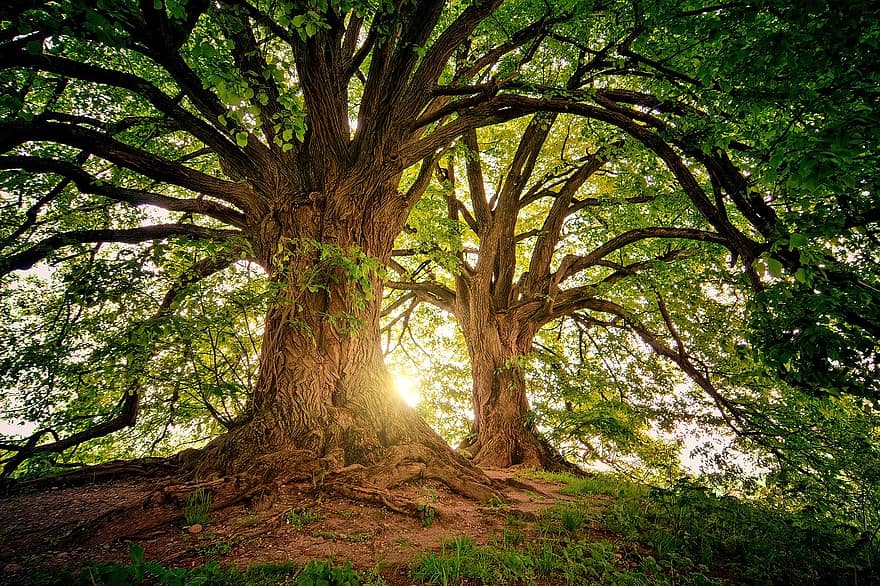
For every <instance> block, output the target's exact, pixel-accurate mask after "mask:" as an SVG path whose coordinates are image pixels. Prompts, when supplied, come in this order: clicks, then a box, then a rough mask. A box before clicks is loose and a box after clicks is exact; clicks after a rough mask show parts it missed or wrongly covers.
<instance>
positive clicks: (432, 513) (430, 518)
mask: <svg viewBox="0 0 880 586" xmlns="http://www.w3.org/2000/svg"><path fill="white" fill-rule="evenodd" d="M416 511H417V512H418V513H419V516H420V517H421V518H422V527H430V526H431V525H432V524H433V523H434V517H436V516H437V509H435V508H434V507H432V506H431V505H426V504H421V505H417V506H416Z"/></svg>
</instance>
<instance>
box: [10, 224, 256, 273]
mask: <svg viewBox="0 0 880 586" xmlns="http://www.w3.org/2000/svg"><path fill="white" fill-rule="evenodd" d="M239 235H241V232H239V231H237V230H215V229H212V228H205V227H203V226H196V225H193V224H158V225H155V226H144V227H142V228H129V229H120V230H112V229H108V230H73V231H70V232H63V233H61V234H55V235H53V236H49V237H48V238H45V239H43V240H42V241H40V242H38V243H37V244H34V245H33V246H31V247H30V248H27V249H25V250H23V251H21V252H19V253H16V254H13V255H10V256H7V257H5V258H2V259H0V276H3V275H6V274H8V273H11V272H12V271H22V270H27V269H29V268H31V267H33V266H34V265H35V264H37V263H38V262H40V261H41V260H43V259H44V258H46V257H47V256H49V255H50V254H51V253H52V252H54V251H56V250H58V249H60V248H64V247H66V246H72V245H75V244H86V243H93V242H119V243H124V244H139V243H142V242H149V241H151V240H163V239H165V238H171V237H175V236H183V237H188V238H197V239H211V240H226V239H229V238H232V237H235V236H239Z"/></svg>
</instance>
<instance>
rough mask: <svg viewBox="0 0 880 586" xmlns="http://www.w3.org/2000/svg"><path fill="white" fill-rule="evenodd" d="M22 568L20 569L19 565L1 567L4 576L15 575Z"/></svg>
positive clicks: (21, 568)
mask: <svg viewBox="0 0 880 586" xmlns="http://www.w3.org/2000/svg"><path fill="white" fill-rule="evenodd" d="M23 569H24V568H23V567H21V564H14V563H13V564H6V565H5V566H3V573H4V574H17V573H19V572H21V571H22V570H23Z"/></svg>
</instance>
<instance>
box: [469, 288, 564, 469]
mask: <svg viewBox="0 0 880 586" xmlns="http://www.w3.org/2000/svg"><path fill="white" fill-rule="evenodd" d="M462 309H465V310H467V317H465V318H464V319H461V320H460V323H461V324H462V330H463V332H464V335H465V340H466V343H467V347H468V353H469V355H470V359H471V374H472V376H473V389H472V391H473V392H472V399H473V410H474V422H473V430H472V434H471V437H470V438H469V439H468V440H467V441H466V442H465V444H464V445H462V446H461V449H462V450H463V451H464V452H465V453H467V454H468V455H469V456H470V457H471V459H472V461H473V462H474V463H476V464H478V465H480V466H491V467H496V468H508V467H510V466H517V465H522V466H526V467H534V468H543V469H546V470H566V471H576V470H577V468H576V467H575V466H574V465H572V464H570V463H568V462H566V461H565V459H564V458H562V457H561V456H560V454H559V453H558V452H557V451H556V450H555V449H554V448H553V447H551V446H550V445H549V444H548V443H547V442H546V441H545V440H544V439H543V438H542V437H541V436H540V434H539V432H538V431H537V430H536V429H535V427H534V424H533V420H532V418H531V415H532V413H531V408H530V407H529V400H528V397H527V395H526V380H525V372H524V371H523V366H522V364H521V363H520V360H521V359H522V357H523V356H524V355H525V354H526V353H528V352H529V350H530V349H531V343H532V339H533V338H534V335H535V329H534V328H529V327H526V329H527V330H528V331H519V330H518V329H514V328H512V327H511V325H510V324H509V323H507V322H506V320H504V318H503V316H497V315H496V316H491V315H489V313H488V304H486V303H480V302H479V300H472V302H471V303H470V305H469V306H468V307H467V308H462ZM518 325H524V324H518Z"/></svg>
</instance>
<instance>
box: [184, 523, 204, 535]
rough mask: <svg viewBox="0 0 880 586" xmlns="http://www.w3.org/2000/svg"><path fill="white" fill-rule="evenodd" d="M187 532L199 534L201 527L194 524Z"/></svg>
mask: <svg viewBox="0 0 880 586" xmlns="http://www.w3.org/2000/svg"><path fill="white" fill-rule="evenodd" d="M187 531H189V532H190V533H201V532H202V526H201V525H199V524H198V523H196V524H195V525H190V526H189V529H187Z"/></svg>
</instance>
